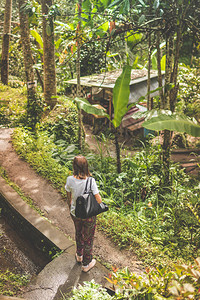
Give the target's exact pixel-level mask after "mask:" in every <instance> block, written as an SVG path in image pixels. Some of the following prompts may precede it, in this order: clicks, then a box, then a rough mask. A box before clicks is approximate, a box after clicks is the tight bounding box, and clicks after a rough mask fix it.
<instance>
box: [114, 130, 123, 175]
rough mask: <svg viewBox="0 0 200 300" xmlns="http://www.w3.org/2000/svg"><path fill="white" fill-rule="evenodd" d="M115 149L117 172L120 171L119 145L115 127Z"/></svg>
mask: <svg viewBox="0 0 200 300" xmlns="http://www.w3.org/2000/svg"><path fill="white" fill-rule="evenodd" d="M115 149H116V157H117V172H118V173H121V171H122V170H121V159H120V146H119V141H118V130H117V128H115Z"/></svg>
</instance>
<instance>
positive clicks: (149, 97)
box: [147, 33, 152, 110]
mask: <svg viewBox="0 0 200 300" xmlns="http://www.w3.org/2000/svg"><path fill="white" fill-rule="evenodd" d="M148 48H149V49H148V78H147V109H148V110H151V109H152V107H151V95H150V91H151V33H149V47H148Z"/></svg>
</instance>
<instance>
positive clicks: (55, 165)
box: [0, 0, 200, 300]
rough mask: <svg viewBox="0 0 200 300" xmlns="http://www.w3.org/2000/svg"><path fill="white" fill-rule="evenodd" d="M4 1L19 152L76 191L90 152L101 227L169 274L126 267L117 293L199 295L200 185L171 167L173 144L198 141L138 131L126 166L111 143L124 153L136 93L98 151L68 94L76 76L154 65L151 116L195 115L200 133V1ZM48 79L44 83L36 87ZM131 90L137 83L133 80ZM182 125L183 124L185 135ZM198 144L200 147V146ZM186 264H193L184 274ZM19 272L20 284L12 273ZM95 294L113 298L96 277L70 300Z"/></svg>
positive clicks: (7, 115) (11, 115) (4, 104)
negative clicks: (80, 165) (122, 139)
mask: <svg viewBox="0 0 200 300" xmlns="http://www.w3.org/2000/svg"><path fill="white" fill-rule="evenodd" d="M2 2H3V3H2V4H3V5H2V7H1V8H0V21H1V23H0V26H2V27H4V28H3V30H2V32H3V34H2V35H1V36H0V46H1V81H2V82H3V83H4V84H5V85H2V84H1V85H0V104H1V107H0V125H1V126H9V127H15V128H16V129H15V131H14V134H13V145H14V147H15V149H16V151H17V153H18V154H19V155H20V156H21V157H23V158H24V159H25V160H26V161H28V162H29V164H30V165H31V166H33V168H34V169H35V170H36V171H37V172H38V173H39V174H40V175H42V176H43V177H45V178H47V179H49V181H50V182H51V183H52V184H53V185H54V187H55V188H57V189H58V190H59V191H60V192H61V193H62V194H63V195H64V196H65V190H64V184H65V181H66V177H67V176H68V175H69V174H71V172H72V158H73V157H74V155H76V154H79V153H82V154H84V155H85V156H86V157H87V159H88V160H89V164H90V166H91V171H92V174H93V175H94V176H95V178H96V180H97V182H98V185H99V188H100V191H101V195H102V197H103V198H104V200H105V201H106V202H107V203H108V204H109V207H110V210H109V212H108V213H106V214H103V215H101V216H99V218H98V228H99V230H102V231H103V232H104V233H105V234H106V235H107V236H109V237H110V238H111V239H112V240H113V242H114V243H116V245H117V246H118V247H120V248H127V249H130V250H132V251H134V252H135V253H137V255H138V258H140V259H141V260H143V261H144V264H146V265H148V266H150V265H151V266H153V267H154V268H155V267H156V270H157V271H156V270H155V269H153V270H152V271H150V270H149V269H147V270H146V276H147V280H146V279H145V280H143V278H136V276H135V275H134V274H131V273H130V272H129V271H128V270H124V271H117V270H114V272H113V273H112V274H111V275H110V278H109V279H108V280H110V282H111V283H112V284H113V285H114V286H115V287H116V295H115V297H118V299H122V298H123V299H129V298H131V299H166V298H168V299H198V297H199V295H198V293H199V282H200V279H199V260H197V261H196V262H195V267H194V270H193V267H192V266H191V265H190V264H191V263H193V261H194V259H197V258H198V257H199V256H200V203H199V178H193V177H190V176H188V175H186V174H185V172H184V170H183V169H181V168H180V167H179V165H176V164H174V163H172V162H171V161H170V160H169V157H170V151H171V148H172V146H175V147H178V146H181V147H188V145H189V141H188V139H187V135H186V134H185V133H181V134H178V136H177V135H176V138H174V140H173V142H172V134H171V133H170V131H169V130H174V128H172V129H171V128H170V129H169V130H167V129H168V128H167V127H166V128H163V129H164V135H163V143H162V145H161V144H160V143H159V142H157V143H156V142H155V140H156V139H151V138H147V139H144V138H143V139H142V140H140V139H138V138H137V136H136V137H135V139H134V143H135V144H133V145H132V149H133V148H134V146H135V145H136V144H137V147H139V151H136V153H135V154H128V155H124V156H123V157H120V152H119V151H118V152H117V155H118V156H117V161H116V157H114V156H113V155H112V154H111V152H110V148H109V146H108V145H109V144H110V142H114V139H115V144H116V150H117V145H118V142H117V127H119V125H120V122H121V119H122V117H123V115H124V113H125V112H126V111H127V104H128V102H126V100H127V101H128V99H129V95H128V93H127V92H126V91H127V88H125V89H123V88H122V90H124V91H125V93H118V91H119V90H117V93H116V92H113V95H114V96H113V103H115V101H118V103H120V104H122V108H123V102H124V106H125V109H124V113H122V112H121V111H123V109H121V108H120V109H118V111H117V112H116V111H114V122H113V123H112V125H114V127H115V129H114V128H113V127H112V126H111V127H112V128H111V129H107V128H106V130H105V131H104V132H102V133H101V134H100V135H99V136H98V137H96V141H97V144H98V147H97V150H98V154H95V153H91V151H90V149H88V147H87V145H85V143H84V132H82V131H81V129H82V125H81V114H80V109H79V108H80V107H79V106H78V105H76V103H75V102H74V100H72V99H71V98H69V97H68V96H67V95H69V94H70V92H71V89H70V86H69V85H68V84H67V81H68V80H69V79H71V78H75V77H77V78H79V76H83V75H89V74H92V73H102V72H104V71H110V70H114V69H119V68H122V67H124V66H125V68H124V69H125V70H128V72H129V75H130V70H131V68H134V69H143V68H145V69H146V70H147V71H148V73H149V74H150V68H152V69H156V70H157V71H158V86H159V88H158V93H159V96H155V97H153V99H150V98H151V97H150V94H151V93H150V91H149V93H148V94H147V95H145V97H143V98H142V101H144V102H145V103H146V106H147V108H148V110H151V109H152V108H153V109H155V110H156V113H160V111H161V114H163V115H165V114H169V113H170V114H171V113H172V114H173V113H174V112H175V113H176V114H179V115H181V116H182V114H183V113H184V114H185V115H184V116H183V117H184V118H185V117H190V118H194V119H195V122H196V123H197V125H196V127H197V128H196V129H197V130H200V127H199V126H198V122H199V121H200V108H199V107H200V106H199V87H200V80H199V27H200V24H199V20H200V18H199V9H197V8H198V7H199V4H200V3H199V0H192V1H185V0H179V1H173V0H170V1H169V0H162V1H159V0H154V1H151V0H98V1H96V0H83V1H82V0H77V1H69V0H66V1H63V0H61V1H60V0H59V1H57V0H56V1H51V0H49V1H48V5H46V4H47V1H45V0H41V1H35V0H29V1H24V0H18V1H13V2H12V1H7V0H3V1H2ZM9 4H10V8H12V22H11V14H10V16H9V11H10V12H11V10H10V8H9V7H8V6H9ZM11 6H12V7H11ZM18 15H19V17H18ZM4 17H5V20H6V19H7V22H5V23H7V25H8V26H6V24H5V23H4V22H3V21H4ZM6 17H7V18H6ZM10 22H11V27H10V28H9V24H10ZM6 41H7V42H9V43H8V44H7V45H6ZM24 45H26V47H25V46H24ZM6 49H7V52H6ZM54 53H55V55H54ZM8 58H9V59H8ZM22 58H23V59H22ZM180 63H181V64H180ZM8 65H9V68H7V67H8ZM4 67H5V68H4ZM55 69H56V76H55ZM163 70H164V71H165V83H164V85H163V83H162V79H161V71H163ZM8 71H9V72H8ZM6 73H7V74H6ZM8 73H9V74H8ZM8 75H9V76H8ZM36 78H37V81H38V85H37V87H35V86H32V87H31V88H30V89H27V83H28V82H29V83H30V82H31V83H33V82H35V79H36ZM129 79H130V78H129ZM77 82H78V81H77ZM125 83H126V85H129V82H128V78H127V80H126V82H125ZM9 86H11V87H13V88H10V87H9ZM79 88H80V87H78V89H77V93H78V95H79V96H80V94H79V92H80V91H79ZM148 89H149V86H148V88H147V90H148ZM56 90H57V92H56ZM115 91H116V90H115ZM116 94H117V96H116ZM116 98H117V99H116ZM125 98H126V99H125ZM144 98H145V99H144ZM124 99H125V101H124ZM114 106H115V105H114ZM90 109H91V107H90ZM163 109H164V110H165V111H163ZM117 113H118V114H119V115H118V120H117V122H116V119H115V114H116V115H117ZM149 116H150V118H151V113H150V114H149ZM162 117H163V116H162ZM175 118H176V116H175ZM181 120H183V119H181ZM112 121H113V120H112ZM169 123H170V121H169V120H168V124H169ZM180 123H181V122H179V126H178V127H176V128H181V125H180ZM190 125H191V123H189V127H190ZM191 126H192V125H191ZM154 130H157V129H156V128H155V129H154ZM182 131H183V132H186V131H187V130H182ZM81 141H82V142H81ZM118 146H119V145H118ZM193 146H199V142H198V140H197V143H196V145H193ZM132 149H131V150H132ZM118 150H119V147H118ZM127 153H128V152H127ZM120 158H121V162H120ZM116 165H117V166H118V167H117V168H116ZM2 173H4V171H2ZM177 261H179V262H180V263H183V262H184V263H187V264H189V266H188V267H186V266H178V265H177V264H176V265H175V266H173V267H172V265H173V263H174V262H177ZM164 265H167V266H168V267H167V268H165V267H164ZM4 275H5V274H2V276H4ZM8 277H10V280H11V281H12V278H13V277H12V274H10V275H9V276H8ZM16 278H17V277H16ZM17 280H18V278H17ZM17 280H16V281H17ZM97 291H98V293H97ZM95 296H96V297H97V299H111V298H112V297H110V296H109V295H108V294H106V293H105V291H104V290H103V289H102V288H101V287H100V286H98V285H97V284H95V283H94V282H90V283H86V284H85V286H83V287H81V288H80V289H76V290H75V291H74V292H73V295H71V296H70V297H72V298H71V299H74V300H75V299H85V298H86V299H90V298H91V299H95V298H94V297H95Z"/></svg>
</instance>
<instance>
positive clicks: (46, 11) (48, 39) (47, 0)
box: [41, 0, 57, 109]
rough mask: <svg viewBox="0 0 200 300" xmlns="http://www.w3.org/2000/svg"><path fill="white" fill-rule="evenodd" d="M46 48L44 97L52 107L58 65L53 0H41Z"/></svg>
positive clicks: (55, 100) (44, 46)
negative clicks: (56, 60) (56, 61)
mask: <svg viewBox="0 0 200 300" xmlns="http://www.w3.org/2000/svg"><path fill="white" fill-rule="evenodd" d="M41 4H42V23H43V29H42V33H43V50H44V99H45V102H46V103H47V105H48V106H50V108H51V109H52V108H53V107H54V106H55V104H56V102H57V99H56V67H55V46H54V22H53V21H54V13H53V11H50V9H51V6H52V4H53V1H52V0H41Z"/></svg>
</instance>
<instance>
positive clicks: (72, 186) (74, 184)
mask: <svg viewBox="0 0 200 300" xmlns="http://www.w3.org/2000/svg"><path fill="white" fill-rule="evenodd" d="M90 180H92V183H91V190H92V193H93V194H94V195H96V194H98V193H99V190H98V187H97V184H96V181H95V179H94V178H93V177H92V179H90ZM90 180H89V181H90ZM86 181H87V178H86V179H78V178H75V177H74V176H68V177H67V182H66V185H65V189H66V191H67V192H71V193H72V203H71V209H70V213H71V214H72V215H73V216H75V207H76V199H77V197H78V196H80V195H82V194H83V193H84V191H85V185H86ZM89 183H90V182H88V186H87V191H88V190H89Z"/></svg>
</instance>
